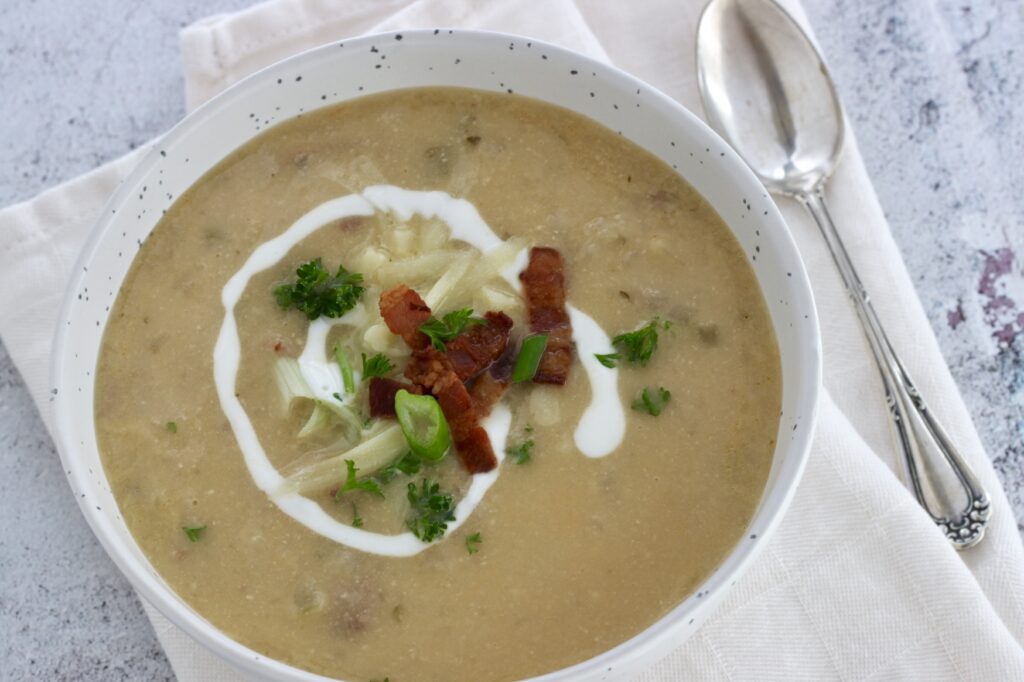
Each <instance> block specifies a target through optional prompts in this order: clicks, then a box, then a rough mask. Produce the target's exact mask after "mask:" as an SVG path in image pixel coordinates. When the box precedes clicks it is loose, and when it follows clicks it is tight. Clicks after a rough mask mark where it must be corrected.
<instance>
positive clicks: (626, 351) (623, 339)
mask: <svg viewBox="0 0 1024 682" xmlns="http://www.w3.org/2000/svg"><path fill="white" fill-rule="evenodd" d="M671 327H672V323H671V322H669V321H668V320H662V319H661V318H659V317H655V318H654V319H653V320H651V321H650V322H648V323H647V324H645V325H644V326H642V327H640V328H639V329H635V330H633V331H631V332H625V333H624V334H619V335H618V336H616V337H615V338H614V339H612V345H613V346H615V348H616V350H617V351H618V352H616V353H605V354H600V353H595V354H594V357H595V358H597V361H598V362H600V363H601V364H602V365H604V366H605V367H609V368H611V367H615V365H616V364H617V362H618V361H619V360H622V359H625V360H626V361H627V362H631V363H634V364H638V365H640V366H644V365H646V364H647V363H648V362H650V360H651V356H652V355H654V351H656V350H657V349H658V329H659V328H660V329H669V328H671Z"/></svg>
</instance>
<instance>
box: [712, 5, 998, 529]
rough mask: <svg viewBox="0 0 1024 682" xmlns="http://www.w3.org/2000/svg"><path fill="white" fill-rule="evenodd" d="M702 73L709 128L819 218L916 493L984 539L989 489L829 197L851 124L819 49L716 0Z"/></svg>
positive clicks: (950, 522)
mask: <svg viewBox="0 0 1024 682" xmlns="http://www.w3.org/2000/svg"><path fill="white" fill-rule="evenodd" d="M697 73H698V78H699V84H700V92H701V97H702V99H703V101H704V109H705V110H706V111H707V115H708V120H709V122H710V123H711V125H712V127H713V128H715V130H717V131H718V132H719V133H720V134H721V135H722V136H723V137H724V138H725V139H726V140H728V141H729V143H730V144H732V146H733V147H734V148H735V149H736V151H737V152H739V154H740V156H742V157H743V159H744V160H745V161H746V162H747V164H748V165H749V166H750V167H751V169H753V171H754V172H755V173H756V174H757V175H758V176H759V177H760V178H761V181H762V182H763V183H764V185H765V186H766V187H767V188H768V189H769V191H772V192H776V193H779V194H786V195H789V196H792V197H794V198H796V199H797V200H798V201H800V203H802V204H803V205H804V207H806V208H807V210H808V211H809V212H810V214H811V215H812V216H813V217H814V221H815V222H816V223H817V224H818V228H819V229H820V230H821V234H822V236H823V237H824V238H825V243H826V244H827V245H828V248H829V251H830V252H831V253H832V258H833V260H835V264H836V267H837V268H838V269H839V274H840V275H842V278H843V283H844V284H845V285H846V289H847V291H848V292H849V294H850V297H851V298H852V299H853V302H854V304H855V307H856V309H857V315H858V316H859V317H860V321H861V323H862V325H863V328H864V332H865V334H866V335H867V338H868V342H869V343H870V346H871V350H872V352H873V354H874V356H875V361H876V362H877V363H878V369H879V371H880V372H881V375H882V385H883V387H884V388H885V398H886V401H887V402H888V404H889V409H890V412H891V413H892V424H893V427H894V431H895V434H896V440H897V443H898V444H899V447H900V449H901V450H902V451H903V455H904V459H905V461H906V470H907V477H908V479H909V482H910V486H911V487H912V488H913V491H914V494H915V495H916V496H917V500H918V502H919V503H920V504H921V506H922V507H924V509H925V510H926V511H927V512H928V514H929V515H930V516H931V517H932V519H933V520H934V521H935V523H936V524H937V525H938V526H939V528H940V529H941V530H942V532H943V533H945V535H946V537H947V538H948V539H949V541H950V542H952V543H953V546H954V547H956V548H957V549H966V548H968V547H971V546H973V545H975V544H977V543H978V542H980V541H981V539H982V537H984V535H985V527H986V525H987V524H988V520H989V517H990V511H991V510H990V507H989V497H988V493H986V491H985V489H984V488H983V487H982V485H981V483H980V482H979V481H978V479H977V477H976V476H975V475H974V472H973V471H971V468H970V467H969V466H968V465H967V463H966V462H965V461H964V460H963V458H962V457H961V456H960V454H959V453H958V452H957V450H956V448H955V447H954V445H953V444H952V443H951V442H950V440H949V437H948V436H947V435H946V432H945V431H944V430H943V428H942V426H941V425H940V424H939V422H938V420H937V419H936V418H935V416H934V415H933V414H932V413H931V412H930V411H929V410H928V408H927V406H926V405H925V402H924V399H923V398H921V396H920V394H919V393H918V392H917V389H916V388H915V387H914V383H913V381H911V379H910V376H909V375H908V374H907V370H906V369H905V368H904V367H903V363H902V362H901V361H900V359H899V357H898V356H897V355H896V351H895V350H894V349H893V347H892V344H890V343H889V339H888V338H886V335H885V331H884V330H883V328H882V323H881V321H880V320H879V319H878V316H877V315H876V314H875V311H874V309H873V308H872V306H871V300H870V297H869V296H868V293H867V291H865V289H864V285H863V284H861V281H860V278H859V277H858V276H857V271H856V270H855V269H854V267H853V262H852V261H851V260H850V256H849V254H848V253H847V252H846V247H844V246H843V241H842V239H841V238H840V236H839V232H838V231H837V230H836V226H835V225H834V224H833V222H832V218H831V216H830V215H829V211H828V207H827V206H826V203H825V183H826V182H827V181H828V178H829V176H830V175H831V173H832V170H833V169H834V168H835V166H836V163H837V162H838V161H839V156H840V154H841V152H842V149H843V138H844V135H845V123H844V117H843V109H842V105H841V104H840V102H839V97H838V95H837V94H836V90H835V86H834V85H833V83H832V79H831V77H830V76H829V74H828V70H827V69H826V67H825V64H824V62H823V60H822V57H821V55H820V54H819V53H818V51H817V49H816V48H815V46H814V44H813V43H812V42H811V40H810V39H809V38H808V37H807V35H806V34H805V33H804V32H803V31H802V30H801V29H800V27H799V25H798V24H797V23H796V22H795V21H794V20H793V18H792V17H790V16H789V14H787V13H786V11H785V10H783V9H782V8H781V7H780V6H779V5H777V4H776V3H775V2H773V1H772V0H711V2H710V3H708V5H707V7H705V8H704V13H703V14H702V15H701V19H700V24H699V25H698V27H697Z"/></svg>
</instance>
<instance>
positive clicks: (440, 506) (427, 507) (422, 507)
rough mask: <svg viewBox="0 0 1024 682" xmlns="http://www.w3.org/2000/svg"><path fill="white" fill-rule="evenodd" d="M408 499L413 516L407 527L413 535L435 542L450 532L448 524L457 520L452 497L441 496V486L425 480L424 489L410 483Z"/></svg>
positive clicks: (424, 540) (427, 479) (425, 540)
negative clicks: (446, 532)
mask: <svg viewBox="0 0 1024 682" xmlns="http://www.w3.org/2000/svg"><path fill="white" fill-rule="evenodd" d="M408 497H409V503H410V504H411V505H412V516H411V517H410V518H409V520H408V521H406V525H407V526H408V527H409V530H411V531H412V533H413V535H415V536H416V537H418V538H419V539H420V540H422V541H423V542H433V541H434V540H437V539H438V538H441V537H443V536H444V534H445V531H447V530H448V522H449V521H454V520H455V509H454V506H455V505H454V503H453V502H452V496H451V495H443V494H441V487H440V485H438V484H437V483H434V482H432V481H431V480H430V479H429V478H425V479H423V482H422V488H417V487H416V484H415V483H409V487H408Z"/></svg>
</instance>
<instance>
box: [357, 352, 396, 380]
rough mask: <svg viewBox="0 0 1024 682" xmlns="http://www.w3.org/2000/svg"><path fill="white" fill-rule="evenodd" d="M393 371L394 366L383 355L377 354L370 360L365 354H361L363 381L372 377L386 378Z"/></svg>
mask: <svg viewBox="0 0 1024 682" xmlns="http://www.w3.org/2000/svg"><path fill="white" fill-rule="evenodd" d="M393 369H394V365H392V364H391V361H390V360H388V357H387V356H386V355H384V354H383V353H377V354H376V355H374V356H373V357H372V358H368V357H366V353H363V381H369V380H370V379H371V378H373V377H386V376H387V375H388V374H391V371H392V370H393Z"/></svg>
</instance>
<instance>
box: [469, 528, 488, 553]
mask: <svg viewBox="0 0 1024 682" xmlns="http://www.w3.org/2000/svg"><path fill="white" fill-rule="evenodd" d="M483 541H484V539H483V538H482V537H480V533H473V534H472V535H467V536H466V551H467V552H469V553H470V554H476V553H477V552H479V551H480V543H482V542H483Z"/></svg>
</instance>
